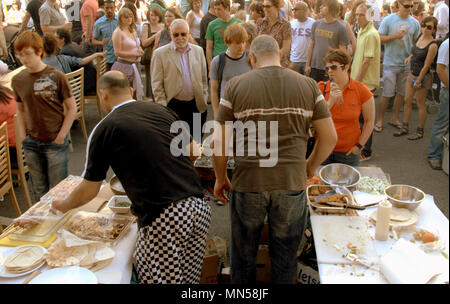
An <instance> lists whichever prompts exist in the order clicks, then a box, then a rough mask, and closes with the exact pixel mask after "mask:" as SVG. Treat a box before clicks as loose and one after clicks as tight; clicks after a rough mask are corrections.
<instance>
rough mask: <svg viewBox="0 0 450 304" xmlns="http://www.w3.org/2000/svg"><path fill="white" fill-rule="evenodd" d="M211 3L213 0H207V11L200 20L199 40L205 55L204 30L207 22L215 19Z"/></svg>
mask: <svg viewBox="0 0 450 304" xmlns="http://www.w3.org/2000/svg"><path fill="white" fill-rule="evenodd" d="M213 3H214V0H210V1H209V7H208V12H207V13H206V15H205V16H203V18H202V21H200V40H201V45H200V46H201V47H202V48H203V51H204V53H205V56H206V39H205V35H206V30H207V29H208V24H209V23H210V22H211V21H213V20H214V19H217V16H216V15H215V11H214V5H213Z"/></svg>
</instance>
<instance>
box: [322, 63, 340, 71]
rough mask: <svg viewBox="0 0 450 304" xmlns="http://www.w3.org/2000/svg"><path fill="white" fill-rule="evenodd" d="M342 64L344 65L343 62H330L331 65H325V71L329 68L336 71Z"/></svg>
mask: <svg viewBox="0 0 450 304" xmlns="http://www.w3.org/2000/svg"><path fill="white" fill-rule="evenodd" d="M343 66H344V65H343V64H332V65H328V66H326V67H325V71H327V72H328V71H329V70H332V71H336V70H337V68H338V67H343Z"/></svg>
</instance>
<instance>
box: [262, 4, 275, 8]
mask: <svg viewBox="0 0 450 304" xmlns="http://www.w3.org/2000/svg"><path fill="white" fill-rule="evenodd" d="M272 6H273V5H263V6H262V7H263V8H271V7H272Z"/></svg>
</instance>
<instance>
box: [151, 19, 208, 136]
mask: <svg viewBox="0 0 450 304" xmlns="http://www.w3.org/2000/svg"><path fill="white" fill-rule="evenodd" d="M170 35H171V37H172V42H171V43H169V44H167V45H165V46H162V47H160V48H158V49H157V50H156V51H155V52H154V53H153V58H152V62H151V69H152V71H151V72H152V89H153V97H154V101H155V102H156V103H159V104H162V105H165V106H167V107H169V108H171V109H172V110H174V111H175V112H176V113H177V114H178V116H179V118H180V120H182V121H185V122H187V124H188V125H189V127H190V133H191V135H193V126H194V116H195V115H194V113H201V115H197V117H198V116H200V117H201V126H203V124H204V123H205V122H206V108H207V105H206V102H207V100H208V83H207V71H206V60H205V56H204V54H203V49H202V48H201V47H199V46H197V45H193V44H190V43H188V35H189V25H188V24H187V22H186V21H185V20H182V19H176V20H174V21H173V22H172V23H171V25H170ZM196 140H198V138H197V139H196Z"/></svg>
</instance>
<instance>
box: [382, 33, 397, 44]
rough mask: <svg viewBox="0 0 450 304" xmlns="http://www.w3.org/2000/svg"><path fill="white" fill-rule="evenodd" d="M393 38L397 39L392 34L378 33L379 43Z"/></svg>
mask: <svg viewBox="0 0 450 304" xmlns="http://www.w3.org/2000/svg"><path fill="white" fill-rule="evenodd" d="M395 39H397V37H396V36H394V35H381V34H380V42H381V43H388V42H391V41H392V40H395Z"/></svg>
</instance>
